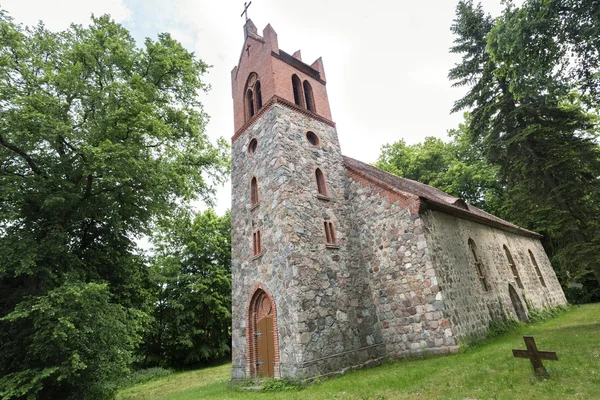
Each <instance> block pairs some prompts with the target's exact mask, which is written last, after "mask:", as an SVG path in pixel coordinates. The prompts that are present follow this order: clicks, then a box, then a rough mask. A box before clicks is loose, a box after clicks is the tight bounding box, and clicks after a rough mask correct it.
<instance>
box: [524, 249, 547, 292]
mask: <svg viewBox="0 0 600 400" xmlns="http://www.w3.org/2000/svg"><path fill="white" fill-rule="evenodd" d="M528 251H529V258H531V263H532V264H533V267H534V268H535V273H536V274H537V276H538V279H539V280H540V283H541V284H542V286H543V287H546V282H545V281H544V275H542V271H540V267H538V263H537V261H535V257H534V256H533V253H532V252H531V250H528Z"/></svg>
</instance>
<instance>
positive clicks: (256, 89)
mask: <svg viewBox="0 0 600 400" xmlns="http://www.w3.org/2000/svg"><path fill="white" fill-rule="evenodd" d="M261 107H262V92H261V87H260V81H259V80H258V75H257V74H256V72H251V73H250V75H248V79H247V80H246V87H245V88H244V112H245V115H246V121H248V120H249V119H250V118H252V117H253V116H254V115H256V113H257V112H258V110H260V109H261Z"/></svg>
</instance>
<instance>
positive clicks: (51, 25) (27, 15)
mask: <svg viewBox="0 0 600 400" xmlns="http://www.w3.org/2000/svg"><path fill="white" fill-rule="evenodd" d="M1 7H2V8H3V9H4V10H6V11H8V13H9V14H10V15H11V16H12V17H13V18H14V19H15V22H17V23H23V24H24V25H29V26H33V25H37V23H38V22H39V21H40V20H42V21H44V24H45V25H46V27H47V28H48V29H50V30H53V31H60V30H65V29H67V28H68V27H69V26H70V24H71V23H76V24H82V25H87V24H89V22H90V16H91V15H92V14H94V15H96V16H99V15H102V14H110V15H111V16H112V18H113V19H114V20H115V21H117V22H124V21H127V20H129V19H130V18H131V10H130V9H129V8H128V7H127V6H126V5H125V4H124V3H123V1H122V0H58V1H48V0H4V1H2V5H1Z"/></svg>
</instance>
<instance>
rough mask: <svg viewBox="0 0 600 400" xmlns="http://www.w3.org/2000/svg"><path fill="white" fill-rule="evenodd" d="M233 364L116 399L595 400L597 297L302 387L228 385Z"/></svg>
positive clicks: (599, 339)
mask: <svg viewBox="0 0 600 400" xmlns="http://www.w3.org/2000/svg"><path fill="white" fill-rule="evenodd" d="M523 335H534V336H535V338H536V342H537V344H538V348H539V349H540V350H554V351H556V352H557V353H558V358H559V361H545V363H544V365H546V368H547V369H548V372H549V373H550V375H551V376H552V378H551V379H548V380H541V379H537V378H535V377H534V376H533V372H532V369H531V364H530V363H529V361H528V360H523V359H515V358H513V357H512V352H511V349H513V348H519V349H524V348H525V345H524V342H523V339H522V336H523ZM229 373H230V364H226V365H222V366H218V367H212V368H206V369H201V370H196V371H191V372H184V373H178V374H174V375H171V376H168V377H166V378H162V379H160V380H157V381H153V382H149V383H145V384H141V385H137V386H133V387H130V388H127V389H125V390H123V391H121V392H120V393H119V396H118V399H119V400H126V399H127V400H134V399H135V400H138V399H148V400H150V399H172V400H183V399H200V398H221V399H249V398H250V399H252V398H256V399H306V400H307V399H417V398H418V399H437V398H443V399H548V398H550V399H600V303H599V304H591V305H585V306H582V307H581V308H573V309H571V310H569V311H568V312H567V313H565V314H563V315H561V316H560V317H558V318H556V319H554V320H551V321H546V322H544V323H541V324H537V325H533V326H527V327H523V328H521V329H520V330H519V331H518V332H515V333H511V334H508V335H505V336H502V337H499V338H496V339H493V340H491V341H488V342H486V343H485V344H483V345H480V346H476V347H472V348H469V349H467V350H466V351H464V352H461V353H460V354H457V355H452V356H447V357H439V358H430V359H425V360H412V361H401V362H394V363H388V364H385V365H382V366H380V367H376V368H370V369H364V370H360V371H356V372H352V373H348V374H346V375H344V376H342V377H339V378H336V379H329V380H325V381H323V382H322V383H319V384H316V385H312V386H309V387H308V388H305V389H303V390H299V391H291V392H278V393H261V392H251V393H250V392H240V391H236V390H234V389H230V388H229V387H228V380H229Z"/></svg>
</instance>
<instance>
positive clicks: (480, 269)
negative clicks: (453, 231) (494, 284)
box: [469, 239, 491, 292]
mask: <svg viewBox="0 0 600 400" xmlns="http://www.w3.org/2000/svg"><path fill="white" fill-rule="evenodd" d="M469 249H470V250H471V254H472V255H473V260H474V261H475V271H476V272H477V278H478V279H479V282H480V283H481V287H483V290H485V291H486V292H488V291H490V289H491V288H490V285H489V283H488V281H487V277H486V276H485V267H484V266H483V263H482V262H481V260H480V258H479V257H478V256H477V247H476V246H475V242H474V241H473V240H472V239H469Z"/></svg>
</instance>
